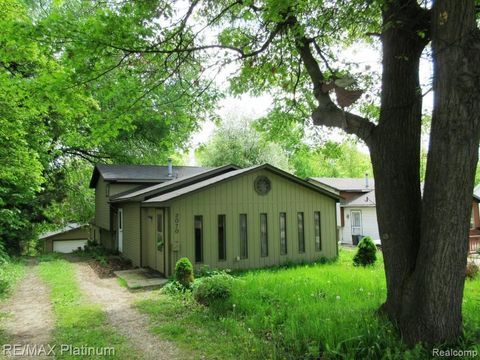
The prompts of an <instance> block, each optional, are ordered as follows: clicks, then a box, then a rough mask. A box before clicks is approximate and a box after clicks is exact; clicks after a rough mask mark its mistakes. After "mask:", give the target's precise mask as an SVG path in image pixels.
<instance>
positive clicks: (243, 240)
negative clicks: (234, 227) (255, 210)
mask: <svg viewBox="0 0 480 360" xmlns="http://www.w3.org/2000/svg"><path fill="white" fill-rule="evenodd" d="M240 258H241V259H246V258H248V238H247V214H240Z"/></svg>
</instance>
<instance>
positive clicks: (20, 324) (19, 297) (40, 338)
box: [0, 263, 55, 359]
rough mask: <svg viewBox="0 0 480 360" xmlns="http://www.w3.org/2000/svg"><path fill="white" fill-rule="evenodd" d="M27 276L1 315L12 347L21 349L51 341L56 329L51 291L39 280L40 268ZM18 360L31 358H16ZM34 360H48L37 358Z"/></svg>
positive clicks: (31, 271) (31, 268) (30, 268)
mask: <svg viewBox="0 0 480 360" xmlns="http://www.w3.org/2000/svg"><path fill="white" fill-rule="evenodd" d="M26 271H27V274H26V275H25V277H24V278H23V279H22V280H21V281H20V283H19V284H18V285H17V287H16V288H15V290H14V292H13V294H12V295H11V297H10V298H8V299H7V300H6V301H5V302H4V303H3V304H0V311H1V312H3V313H6V316H5V317H4V318H2V324H1V327H2V330H3V331H4V332H5V334H6V335H7V338H8V339H9V343H11V344H21V345H27V344H28V345H39V346H41V345H43V346H45V347H46V348H47V349H48V347H47V344H49V341H50V340H51V334H52V331H53V329H54V326H55V320H54V315H53V311H52V304H51V302H50V296H49V295H50V292H49V288H48V287H47V286H46V285H45V284H44V283H43V281H42V280H41V279H40V277H39V276H38V268H37V267H36V266H35V265H34V264H33V263H32V264H31V265H30V266H29V267H28V269H27V270H26ZM14 358H15V359H27V358H28V359H31V358H32V357H21V356H15V357H14ZM35 358H37V359H40V358H47V357H41V356H36V357H35Z"/></svg>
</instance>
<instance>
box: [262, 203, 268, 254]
mask: <svg viewBox="0 0 480 360" xmlns="http://www.w3.org/2000/svg"><path fill="white" fill-rule="evenodd" d="M262 219H265V232H263V231H262ZM264 245H265V246H264ZM263 250H265V252H264V251H263ZM260 257H268V215H267V213H260Z"/></svg>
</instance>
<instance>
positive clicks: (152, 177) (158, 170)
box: [90, 164, 209, 188]
mask: <svg viewBox="0 0 480 360" xmlns="http://www.w3.org/2000/svg"><path fill="white" fill-rule="evenodd" d="M208 169H209V168H203V167H198V166H173V179H175V178H180V177H184V176H191V175H195V174H199V173H201V172H204V171H206V170H208ZM100 175H101V176H102V177H103V179H104V180H105V181H109V182H129V183H161V182H164V181H167V180H171V179H172V177H169V176H168V166H160V165H106V164H97V165H95V169H94V170H93V175H92V179H91V180H90V188H95V186H96V185H97V181H98V178H99V176H100Z"/></svg>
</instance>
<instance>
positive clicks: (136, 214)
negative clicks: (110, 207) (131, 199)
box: [121, 203, 140, 266]
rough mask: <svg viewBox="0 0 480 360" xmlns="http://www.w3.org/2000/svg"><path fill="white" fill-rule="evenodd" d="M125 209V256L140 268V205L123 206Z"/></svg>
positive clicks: (127, 204)
mask: <svg viewBox="0 0 480 360" xmlns="http://www.w3.org/2000/svg"><path fill="white" fill-rule="evenodd" d="M121 208H122V209H123V255H124V256H125V257H126V258H128V259H130V260H131V261H132V265H133V266H140V204H139V203H126V204H122V207H121Z"/></svg>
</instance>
